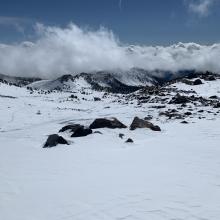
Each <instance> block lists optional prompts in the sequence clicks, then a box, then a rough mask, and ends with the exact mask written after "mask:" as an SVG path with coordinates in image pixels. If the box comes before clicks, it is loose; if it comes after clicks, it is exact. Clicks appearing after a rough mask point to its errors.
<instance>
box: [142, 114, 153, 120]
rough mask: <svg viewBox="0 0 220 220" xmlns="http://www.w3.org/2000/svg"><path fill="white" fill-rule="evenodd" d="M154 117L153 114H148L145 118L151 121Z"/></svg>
mask: <svg viewBox="0 0 220 220" xmlns="http://www.w3.org/2000/svg"><path fill="white" fill-rule="evenodd" d="M152 119H153V116H152V115H148V116H147V117H145V118H144V120H146V121H150V120H152Z"/></svg>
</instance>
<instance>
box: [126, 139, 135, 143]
mask: <svg viewBox="0 0 220 220" xmlns="http://www.w3.org/2000/svg"><path fill="white" fill-rule="evenodd" d="M125 143H134V141H133V140H132V139H131V138H128V140H127V141H125Z"/></svg>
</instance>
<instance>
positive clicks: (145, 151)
mask: <svg viewBox="0 0 220 220" xmlns="http://www.w3.org/2000/svg"><path fill="white" fill-rule="evenodd" d="M202 82H203V84H201V85H193V86H192V85H186V84H184V83H182V82H176V83H175V82H174V83H172V84H170V85H167V86H166V89H167V91H168V90H169V92H166V90H165V92H164V91H163V92H164V93H165V98H167V99H168V101H170V100H172V98H173V97H175V96H176V94H177V93H178V94H181V95H186V96H191V95H192V94H194V96H196V97H200V96H202V97H203V98H204V99H209V97H211V96H217V98H216V97H215V98H214V99H217V100H219V99H218V96H219V94H220V80H219V79H217V80H215V81H205V80H202ZM36 84H37V83H36ZM38 85H39V83H38ZM71 85H72V84H71ZM184 91H185V92H184ZM186 91H187V92H186ZM192 91H194V93H193V92H192ZM73 92H74V93H73ZM159 93H162V92H159ZM140 94H141V93H140ZM140 94H139V91H137V92H135V93H132V94H125V95H123V94H111V93H107V94H106V92H104V91H94V90H92V89H91V88H90V86H89V85H88V84H87V83H86V82H84V81H83V82H82V81H80V79H79V80H78V81H77V82H76V83H75V84H74V86H73V87H71V92H69V91H53V92H46V91H41V90H33V91H32V90H29V89H26V88H25V87H22V88H20V87H16V86H13V85H8V84H5V83H0V219H3V220H52V219H53V220H66V219H67V220H99V219H100V220H136V219H137V220H138V219H140V220H153V219H155V220H164V219H168V220H174V219H175V220H218V219H219V218H220V172H219V168H220V132H219V126H220V117H219V115H220V113H219V108H213V106H212V105H211V104H210V105H201V104H199V98H198V100H197V99H196V101H195V103H196V104H195V103H192V102H189V103H187V104H186V105H185V106H182V107H181V106H180V105H179V104H174V103H169V104H168V102H165V101H163V100H162V98H161V97H163V98H164V96H163V95H161V97H159V96H158V95H155V94H152V95H150V98H146V100H147V101H144V102H140V100H141V99H140V100H138V99H137V98H134V97H139V96H140ZM142 95H143V94H142ZM148 95H149V94H146V96H148ZM75 96H76V97H75ZM94 98H96V99H97V98H99V99H98V101H94ZM191 99H192V98H191ZM191 99H190V100H191ZM144 100H145V99H144ZM157 100H159V101H157ZM161 100H162V101H161ZM202 102H204V100H202V101H201V103H202ZM215 104H216V103H214V104H213V105H215ZM162 105H164V106H162ZM155 106H156V107H155ZM158 106H159V107H158ZM174 110H176V111H178V114H181V115H185V116H184V118H181V117H180V118H179V119H178V118H175V117H177V116H178V117H179V115H174V118H173V115H169V117H170V118H167V117H166V116H165V114H164V112H166V114H167V112H168V113H169V114H170V112H173V113H175V111H174ZM189 111H190V112H191V114H185V113H187V112H189ZM161 112H163V114H161ZM135 116H138V117H140V118H144V117H149V116H151V117H152V119H151V122H152V123H154V124H156V125H159V126H160V128H161V132H155V131H152V130H150V129H147V128H143V129H136V130H134V131H131V130H129V128H126V129H108V128H101V129H97V130H98V131H100V132H101V133H102V134H100V133H93V134H91V135H88V136H86V137H79V138H72V137H70V133H69V132H64V133H62V134H60V135H61V136H63V137H64V138H65V139H66V140H67V141H68V142H69V145H58V146H56V147H53V148H48V149H46V148H43V145H44V143H45V141H46V139H47V137H48V135H50V134H57V133H58V131H59V130H60V129H61V128H62V127H63V126H65V125H68V124H70V123H79V124H82V125H86V126H87V125H89V124H90V123H91V122H92V121H93V120H94V119H96V118H100V117H101V118H104V117H107V118H108V117H117V119H119V120H120V121H121V122H122V123H123V124H125V125H127V126H129V125H130V124H131V122H132V120H133V118H134V117H135ZM183 121H186V122H187V123H181V122H183ZM120 133H123V134H124V138H123V139H121V138H119V134H120ZM128 138H132V140H133V141H134V143H125V141H126V139H128Z"/></svg>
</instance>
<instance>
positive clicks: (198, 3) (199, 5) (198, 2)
mask: <svg viewBox="0 0 220 220" xmlns="http://www.w3.org/2000/svg"><path fill="white" fill-rule="evenodd" d="M214 2H215V0H190V1H189V10H190V11H191V12H194V13H196V14H198V15H199V16H207V15H208V14H209V13H210V10H211V7H212V5H213V3H214Z"/></svg>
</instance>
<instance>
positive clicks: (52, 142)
mask: <svg viewBox="0 0 220 220" xmlns="http://www.w3.org/2000/svg"><path fill="white" fill-rule="evenodd" d="M58 144H67V145H69V144H68V142H67V141H66V140H65V139H64V138H63V137H61V136H59V135H57V134H52V135H49V137H48V138H47V141H46V143H45V144H44V146H43V148H50V147H55V146H57V145H58Z"/></svg>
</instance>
